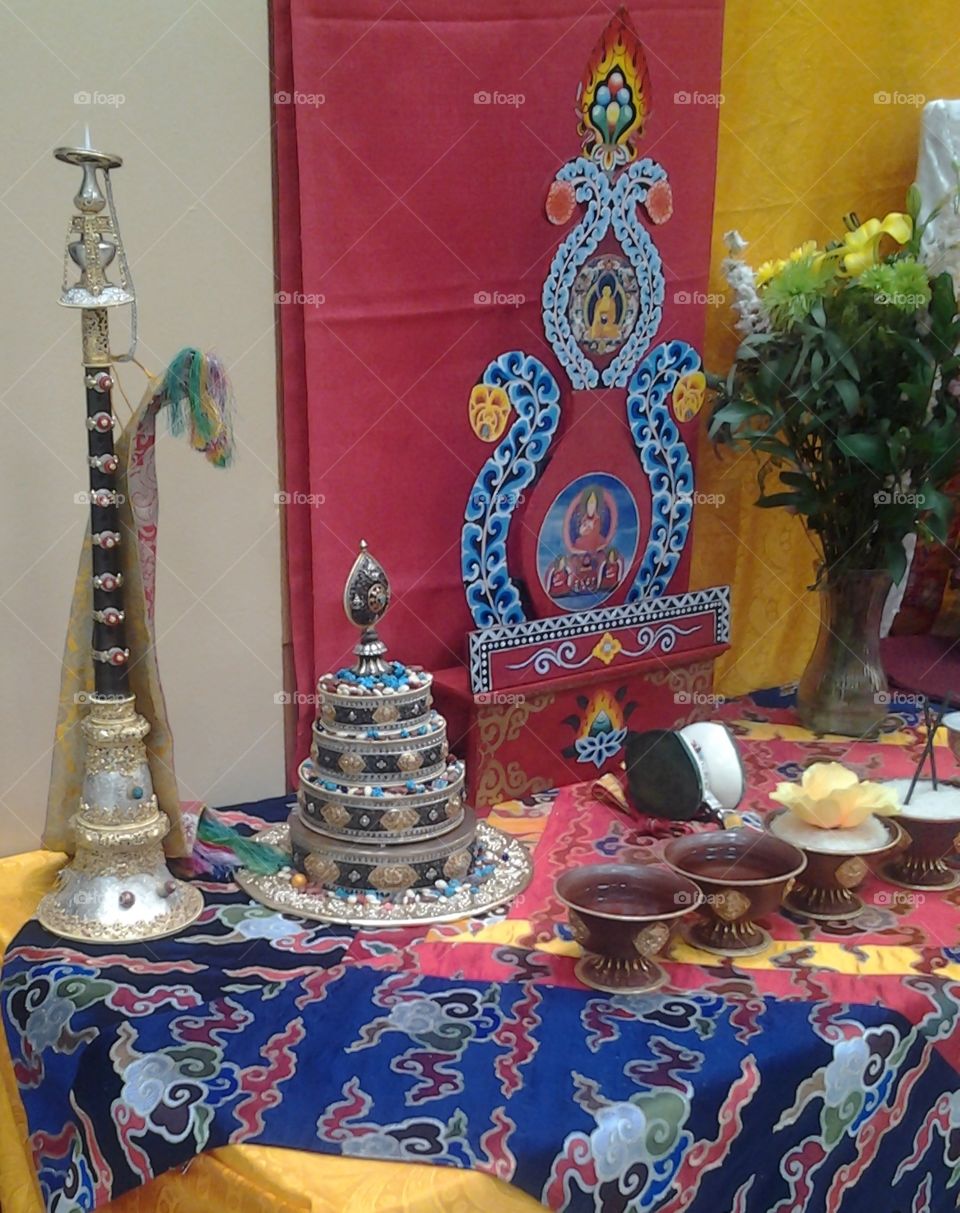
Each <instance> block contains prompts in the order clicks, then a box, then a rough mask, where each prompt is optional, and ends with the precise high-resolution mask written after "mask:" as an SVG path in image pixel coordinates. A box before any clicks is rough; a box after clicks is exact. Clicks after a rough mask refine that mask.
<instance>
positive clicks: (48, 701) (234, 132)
mask: <svg viewBox="0 0 960 1213" xmlns="http://www.w3.org/2000/svg"><path fill="white" fill-rule="evenodd" d="M267 58H268V51H267V14H266V4H265V3H264V2H263V0H198V2H196V3H194V2H192V0H98V2H97V3H96V4H90V3H83V4H80V3H77V2H76V0H40V2H39V3H38V2H37V0H5V3H4V4H2V5H0V65H2V76H0V79H2V85H0V89H2V95H3V99H4V122H3V124H2V130H0V165H2V172H3V178H2V179H0V201H2V209H0V233H2V257H3V264H4V265H5V266H6V271H5V273H4V283H3V287H2V288H0V289H2V290H4V291H5V292H6V295H7V300H6V301H5V302H4V306H3V314H4V324H3V329H2V334H3V335H2V359H3V361H2V365H3V372H4V373H3V382H2V384H0V403H2V406H3V407H2V409H0V425H2V431H3V433H2V438H0V447H2V450H3V457H2V468H3V474H2V476H0V511H2V518H3V524H2V528H0V532H2V550H0V568H2V570H3V572H2V574H0V604H2V608H3V609H2V611H0V629H2V630H0V654H2V661H0V695H2V698H3V702H2V706H0V720H2V726H0V853H10V852H15V851H20V850H26V849H30V848H32V847H35V846H37V845H38V840H39V834H40V830H41V827H42V822H43V813H44V807H45V801H46V793H47V779H48V772H49V762H50V749H49V747H50V741H51V736H52V731H53V725H54V718H55V713H56V701H57V690H58V679H59V666H60V652H61V648H62V645H63V637H64V629H65V625H66V617H67V609H68V604H69V598H70V592H71V587H72V581H73V575H74V572H75V568H76V561H77V557H78V553H79V547H80V543H81V538H82V533H83V528H84V525H85V507H82V506H80V505H76V504H74V500H73V498H74V494H75V493H77V492H78V491H82V490H83V488H84V487H85V484H86V467H85V458H84V456H85V448H86V437H85V429H84V427H83V384H82V379H81V373H80V368H79V353H80V345H79V318H78V315H77V313H75V312H71V311H68V310H67V309H64V308H60V307H58V306H57V302H56V300H57V295H58V292H59V285H60V277H61V260H62V250H63V239H64V235H65V231H66V225H67V223H68V221H69V217H70V214H71V199H72V197H73V194H74V192H75V190H76V187H77V184H78V174H77V170H75V169H70V168H68V167H67V166H65V165H63V164H60V163H59V162H57V161H55V160H54V159H53V156H52V155H51V151H52V149H53V148H54V147H55V146H57V145H58V144H64V143H74V142H77V141H78V140H80V139H81V138H82V129H83V123H84V122H89V124H90V127H91V131H92V136H93V143H94V145H95V146H97V147H100V148H102V149H104V150H107V151H112V152H116V153H118V154H119V155H121V156H122V157H123V158H124V166H123V168H121V169H119V170H118V171H117V172H116V173H115V174H114V193H115V197H116V203H117V209H118V212H119V216H120V224H121V228H122V232H123V237H124V242H125V244H126V246H127V252H128V256H129V259H130V263H131V267H132V271H133V276H134V281H135V283H136V287H137V294H138V296H139V299H140V331H141V345H140V349H139V357H140V359H141V361H142V362H143V363H144V364H145V365H146V366H147V367H148V368H149V369H150V370H151V371H157V370H160V369H161V368H162V367H163V366H164V365H165V364H166V362H167V361H168V360H169V358H170V357H171V356H172V355H173V354H174V353H175V352H176V350H177V349H178V348H179V347H180V346H181V345H185V344H196V345H200V346H202V347H204V348H206V349H213V350H216V351H217V352H218V353H219V354H220V355H221V356H222V357H223V359H224V360H225V362H226V364H227V366H228V367H229V368H230V370H231V372H232V375H233V381H234V386H235V390H236V397H237V435H238V439H239V457H238V459H237V462H236V465H235V466H234V467H233V468H232V469H231V470H230V471H228V472H222V471H216V470H215V469H213V468H211V467H210V466H209V465H208V464H207V463H206V462H205V460H204V459H203V458H202V457H201V456H199V455H198V454H196V453H195V452H193V451H190V450H188V449H187V447H186V444H185V443H184V442H183V441H182V440H175V439H172V438H171V437H170V436H169V435H168V434H166V433H164V436H163V437H162V439H161V442H160V455H159V472H160V493H161V528H160V572H159V585H158V608H157V617H158V618H157V622H158V637H159V656H160V663H161V670H162V673H163V678H164V687H165V690H166V695H167V701H168V704H169V708H170V715H171V720H172V725H173V731H174V736H175V739H176V754H177V773H178V776H179V779H180V785H181V793H182V795H183V797H184V798H185V799H190V798H196V799H204V800H208V801H209V802H210V803H212V804H214V805H221V804H228V803H232V802H236V801H240V800H246V799H255V798H257V797H260V796H266V795H271V794H272V795H276V794H278V793H280V792H282V791H283V770H282V767H283V720H282V708H280V707H278V706H277V705H276V704H275V702H274V695H275V694H276V693H277V692H278V691H280V690H281V689H282V678H281V672H280V671H281V663H280V646H281V636H280V553H279V526H278V516H277V507H276V505H275V504H274V493H275V492H276V490H277V447H276V432H275V426H276V386H275V352H274V318H273V271H272V260H273V253H272V218H271V186H270V110H269V100H270V83H269V73H268V66H267ZM78 94H79V95H80V96H79V97H78V96H77V95H78ZM83 94H88V95H91V96H92V100H91V101H90V102H89V103H84V101H83V96H82V95H83ZM96 94H99V96H96ZM111 96H112V97H113V100H110V97H111ZM114 333H115V340H114V348H115V349H118V348H123V347H124V345H125V334H124V332H123V331H122V329H121V326H120V325H119V324H117V325H115V327H114ZM120 379H121V383H122V384H123V387H124V388H125V390H126V392H127V394H128V395H129V396H130V397H131V399H133V398H134V397H137V398H139V396H140V394H141V391H142V388H143V385H144V380H143V376H142V375H141V373H140V372H139V371H138V370H136V369H135V368H132V367H130V368H125V369H122V370H121V375H120ZM115 396H116V393H115ZM117 407H118V410H119V409H121V408H122V401H119V402H118V405H117Z"/></svg>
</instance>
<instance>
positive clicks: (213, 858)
mask: <svg viewBox="0 0 960 1213" xmlns="http://www.w3.org/2000/svg"><path fill="white" fill-rule="evenodd" d="M175 862H176V864H177V869H178V871H180V872H181V873H182V874H183V875H185V876H210V877H212V878H213V879H214V880H229V879H230V878H231V877H232V875H233V872H234V870H235V869H236V868H246V869H247V870H248V871H250V872H254V873H256V874H257V875H258V876H270V875H273V874H274V873H276V872H279V871H280V869H281V868H284V867H289V865H290V856H289V855H288V854H286V852H284V851H281V850H280V848H279V847H275V846H272V845H271V844H270V843H267V842H257V840H256V839H255V838H249V837H248V836H247V835H245V834H241V833H240V831H239V830H238V829H237V828H236V827H235V826H228V825H227V824H226V823H225V822H223V821H221V820H220V819H219V818H218V817H217V815H216V814H215V813H214V812H212V810H210V809H207V808H205V809H204V810H203V812H202V813H201V814H200V820H199V821H198V822H197V837H196V839H195V840H194V844H193V852H192V853H191V855H190V857H189V858H188V859H180V860H176V861H175Z"/></svg>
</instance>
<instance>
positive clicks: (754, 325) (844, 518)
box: [710, 188, 960, 582]
mask: <svg viewBox="0 0 960 1213" xmlns="http://www.w3.org/2000/svg"><path fill="white" fill-rule="evenodd" d="M918 211H919V195H918V193H917V191H916V189H915V188H911V191H910V193H909V194H908V198H907V212H908V213H906V214H899V213H895V214H892V215H888V216H887V217H886V218H885V219H884V220H883V221H882V222H881V221H880V220H877V219H872V220H870V221H868V223H865V224H860V223H858V221H857V220H856V217H855V216H850V217H848V220H847V226H848V229H849V230H848V231H847V233H846V235H845V236H844V238H843V240H841V241H836V242H834V243H832V244H829V245H827V247H826V248H824V249H822V250H821V249H818V248H817V247H816V246H815V245H814V244H813V242H808V243H807V244H805V245H802V246H801V247H800V248H799V249H796V250H794V252H793V253H791V254H790V256H789V257H788V258H786V259H785V260H783V261H779V262H773V263H771V262H768V263H767V264H766V265H763V266H761V267H760V268H759V269H758V270H757V271H756V274H755V275H754V274H753V272H752V271H749V269H748V267H746V266H745V265H744V263H743V262H742V261H736V260H728V262H727V263H726V265H725V268H726V269H727V274H728V277H729V279H730V281H731V285H733V286H734V287H735V289H736V290H737V295H738V305H739V306H740V307H741V312H742V314H743V315H745V316H749V324H748V325H744V324H742V325H741V327H749V331H748V333H747V336H746V337H745V338H744V340H743V341H742V343H741V344H740V347H739V348H738V350H737V353H736V357H735V360H734V363H733V365H732V366H731V368H730V372H729V374H728V375H726V376H725V377H723V378H718V377H716V376H711V385H712V386H713V387H714V388H715V389H716V398H715V402H714V405H713V410H712V416H711V420H710V435H711V437H712V438H713V439H714V440H715V441H717V442H721V443H727V444H730V445H732V446H734V447H736V448H741V449H743V448H750V449H752V450H753V451H755V452H756V453H757V454H758V455H759V457H760V461H761V462H760V467H759V485H760V496H759V498H758V501H757V504H758V505H760V506H763V507H766V508H772V507H777V506H782V507H785V508H787V509H789V510H791V511H792V512H794V513H797V514H800V515H801V516H802V517H803V519H804V522H805V524H806V526H807V528H808V530H809V531H810V532H811V533H812V534H813V535H814V536H815V537H816V539H817V540H818V541H819V545H820V548H821V551H822V561H821V564H820V567H819V569H818V582H819V581H820V580H821V579H822V578H823V577H824V576H825V575H827V574H828V573H829V574H830V575H835V574H839V573H842V572H845V571H849V570H865V569H886V570H888V571H889V572H890V574H891V576H892V577H893V578H894V580H897V579H899V578H900V576H902V574H903V571H904V568H905V555H904V548H903V539H904V537H905V536H906V535H908V534H910V533H911V532H913V531H918V530H919V531H921V532H924V531H925V532H928V533H929V534H931V535H933V536H934V537H936V538H937V539H939V540H941V541H943V540H945V538H946V534H947V528H948V525H949V521H950V516H951V513H952V510H953V505H954V503H953V499H952V498H951V497H950V496H948V495H947V494H946V493H944V492H943V491H942V490H943V487H944V485H945V483H946V482H947V481H948V480H949V479H950V477H951V476H952V475H953V474H954V473H955V471H956V470H957V467H958V465H960V358H958V356H957V348H958V345H960V316H958V314H957V301H956V298H955V296H954V289H953V282H952V279H951V278H950V276H949V274H946V273H941V274H938V275H936V276H933V277H931V276H930V274H929V272H928V270H927V267H926V266H925V265H924V264H923V262H922V261H921V260H920V257H919V250H920V237H921V235H922V230H923V226H924V225H921V224H920V223H919V222H918ZM931 217H932V216H931ZM927 222H929V218H928V220H927ZM751 291H752V292H753V293H752V298H748V302H749V304H750V306H748V307H744V299H745V298H747V297H750V295H751Z"/></svg>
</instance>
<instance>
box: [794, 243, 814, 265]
mask: <svg viewBox="0 0 960 1213" xmlns="http://www.w3.org/2000/svg"><path fill="white" fill-rule="evenodd" d="M816 251H817V242H816V240H804V242H803V244H798V245H797V247H796V248H795V249H794V250H793V252H791V253H788V254H787V260H788V261H802V260H803V258H804V257H812V256H813V254H814V253H815V252H816Z"/></svg>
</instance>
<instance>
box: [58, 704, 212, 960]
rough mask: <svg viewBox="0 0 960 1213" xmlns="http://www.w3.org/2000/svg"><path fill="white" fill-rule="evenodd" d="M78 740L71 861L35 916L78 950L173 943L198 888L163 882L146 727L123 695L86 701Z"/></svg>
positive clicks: (166, 877) (194, 912)
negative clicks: (82, 754)
mask: <svg viewBox="0 0 960 1213" xmlns="http://www.w3.org/2000/svg"><path fill="white" fill-rule="evenodd" d="M80 728H81V730H82V732H83V735H84V737H85V738H86V742H87V753H86V759H85V769H84V779H83V791H82V793H81V798H80V811H79V812H78V813H77V814H76V815H75V816H74V817H73V819H72V824H73V833H74V836H75V838H76V854H75V855H74V857H73V859H72V860H71V862H70V863H68V864H67V866H66V867H65V868H62V869H61V871H60V873H59V876H58V883H57V887H56V888H55V889H53V891H52V892H50V893H48V894H47V895H46V897H44V898H43V900H42V901H41V902H40V905H39V906H38V908H37V918H38V919H39V920H40V924H41V926H44V927H46V929H47V930H48V931H50V932H52V933H53V934H54V935H62V936H63V937H64V938H65V939H76V940H81V941H82V942H84V943H138V942H140V941H142V940H145V939H159V938H160V937H161V936H163V935H174V934H176V932H177V931H181V930H183V928H184V927H187V926H189V925H190V923H192V922H194V921H195V920H196V919H197V918H198V917H199V915H200V911H201V910H202V909H203V895H202V894H201V892H200V890H199V889H198V888H195V887H194V886H193V885H190V884H185V883H184V882H183V881H182V880H175V879H174V877H173V876H171V875H170V870H169V868H168V867H167V861H166V858H165V856H164V853H163V840H164V838H165V837H166V835H167V832H168V831H169V829H170V821H169V819H168V817H167V815H166V813H164V812H163V811H162V810H161V809H160V808H159V806H158V805H157V798H156V796H155V795H154V794H153V786H152V783H151V779H150V766H149V763H148V762H147V754H146V749H145V747H144V743H143V739H144V737H145V736H146V735H147V733H148V732H149V730H150V725H149V724H148V723H147V721H146V720H145V719H144V718H143V717H142V716H140V715H139V714H138V713H137V711H136V707H135V704H134V699H133V696H132V695H124V696H107V695H92V696H91V697H90V712H89V714H88V715H87V716H86V717H85V718H84V719H83V721H82V722H81V724H80Z"/></svg>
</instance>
